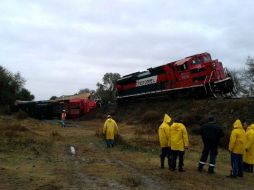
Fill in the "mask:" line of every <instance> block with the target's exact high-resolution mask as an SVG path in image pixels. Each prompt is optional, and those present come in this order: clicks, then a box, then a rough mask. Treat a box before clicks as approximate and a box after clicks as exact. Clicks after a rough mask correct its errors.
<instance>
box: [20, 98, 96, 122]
mask: <svg viewBox="0 0 254 190" xmlns="http://www.w3.org/2000/svg"><path fill="white" fill-rule="evenodd" d="M16 107H17V109H18V110H22V111H24V112H26V113H27V114H28V115H30V116H31V117H34V118H37V119H51V118H60V116H61V112H62V110H66V112H67V118H78V117H80V116H82V115H84V114H86V113H89V112H90V111H91V110H92V109H94V108H96V102H95V101H94V100H90V99H80V98H76V99H70V100H58V101H50V100H48V101H28V102H26V101H17V102H16Z"/></svg>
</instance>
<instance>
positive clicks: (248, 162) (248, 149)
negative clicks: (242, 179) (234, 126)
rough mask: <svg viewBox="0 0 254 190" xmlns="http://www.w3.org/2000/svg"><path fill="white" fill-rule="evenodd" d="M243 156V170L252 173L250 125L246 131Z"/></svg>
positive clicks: (252, 134)
mask: <svg viewBox="0 0 254 190" xmlns="http://www.w3.org/2000/svg"><path fill="white" fill-rule="evenodd" d="M245 151H246V152H245V155H244V169H245V171H246V172H249V173H253V165H254V124H251V125H250V126H249V127H248V128H247V131H246V146H245Z"/></svg>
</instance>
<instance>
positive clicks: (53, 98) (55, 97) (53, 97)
mask: <svg viewBox="0 0 254 190" xmlns="http://www.w3.org/2000/svg"><path fill="white" fill-rule="evenodd" d="M55 99H57V96H51V98H50V99H49V100H55Z"/></svg>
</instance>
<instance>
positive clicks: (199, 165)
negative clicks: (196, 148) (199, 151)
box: [198, 163, 204, 172]
mask: <svg viewBox="0 0 254 190" xmlns="http://www.w3.org/2000/svg"><path fill="white" fill-rule="evenodd" d="M203 167H204V164H201V163H199V164H198V171H199V172H202V170H203Z"/></svg>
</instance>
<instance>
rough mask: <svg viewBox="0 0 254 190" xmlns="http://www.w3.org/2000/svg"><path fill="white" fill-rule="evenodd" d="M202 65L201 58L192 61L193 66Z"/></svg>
mask: <svg viewBox="0 0 254 190" xmlns="http://www.w3.org/2000/svg"><path fill="white" fill-rule="evenodd" d="M200 63H202V60H201V59H200V58H197V59H194V60H192V64H193V65H198V64H200Z"/></svg>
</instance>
